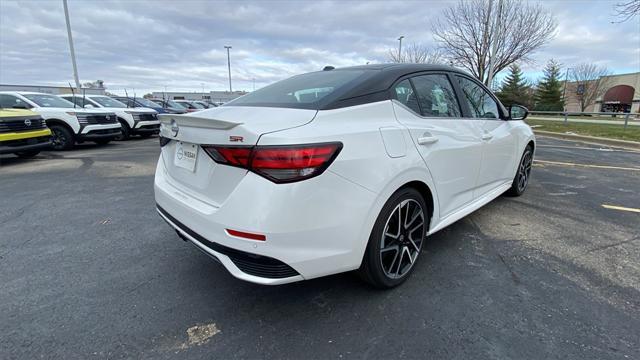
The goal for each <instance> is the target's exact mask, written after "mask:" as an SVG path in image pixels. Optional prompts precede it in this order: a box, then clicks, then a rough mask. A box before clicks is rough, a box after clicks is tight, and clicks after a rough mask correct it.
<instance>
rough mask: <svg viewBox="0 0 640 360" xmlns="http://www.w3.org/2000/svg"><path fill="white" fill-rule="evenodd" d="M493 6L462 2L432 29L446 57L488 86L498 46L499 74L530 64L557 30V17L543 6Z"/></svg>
mask: <svg viewBox="0 0 640 360" xmlns="http://www.w3.org/2000/svg"><path fill="white" fill-rule="evenodd" d="M489 4H490V1H489V0H467V1H465V0H460V1H459V2H458V3H457V4H456V5H453V6H452V7H449V8H448V9H446V10H445V11H444V13H443V14H442V17H441V18H440V19H438V20H436V21H435V22H434V23H433V26H432V31H433V34H434V37H435V39H436V40H437V41H438V42H439V43H440V46H441V48H442V50H443V51H444V55H445V56H446V57H447V58H448V59H449V60H450V61H451V62H452V63H453V64H455V65H458V66H461V67H463V68H465V69H467V70H469V71H470V72H471V73H472V74H473V75H475V76H476V77H477V78H478V79H479V80H481V81H482V82H484V83H485V84H486V83H487V77H488V70H489V56H490V53H491V49H492V48H493V46H494V43H495V49H496V54H495V57H494V60H493V63H494V67H493V68H494V74H497V73H498V72H500V71H501V70H503V69H505V68H506V67H508V66H509V65H511V64H513V63H515V62H520V63H522V62H530V61H531V59H530V57H529V56H530V55H531V54H532V53H533V52H534V51H536V50H537V49H539V48H540V47H541V46H543V45H544V44H546V43H547V42H548V41H549V40H551V39H552V38H553V36H554V35H555V30H556V27H557V22H556V20H555V17H554V16H553V15H552V14H551V13H550V12H549V11H547V10H545V9H544V8H542V6H540V5H533V4H529V3H525V2H523V1H522V0H503V4H502V6H501V7H499V6H496V5H495V4H494V5H493V6H491V7H490V6H489ZM496 26H497V29H496V28H495V27H496ZM494 29H496V31H495V32H494ZM494 34H495V36H494Z"/></svg>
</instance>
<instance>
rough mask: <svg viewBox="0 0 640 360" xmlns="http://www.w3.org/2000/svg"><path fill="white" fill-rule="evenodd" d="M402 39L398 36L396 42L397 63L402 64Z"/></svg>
mask: <svg viewBox="0 0 640 360" xmlns="http://www.w3.org/2000/svg"><path fill="white" fill-rule="evenodd" d="M402 39H404V35H402V36H400V37H399V38H398V41H399V42H400V43H399V44H398V62H400V63H401V62H402Z"/></svg>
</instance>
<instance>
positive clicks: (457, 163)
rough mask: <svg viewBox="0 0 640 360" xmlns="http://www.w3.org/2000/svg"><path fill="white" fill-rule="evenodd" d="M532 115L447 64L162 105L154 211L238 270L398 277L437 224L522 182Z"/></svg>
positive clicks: (330, 73) (330, 76)
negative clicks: (205, 104)
mask: <svg viewBox="0 0 640 360" xmlns="http://www.w3.org/2000/svg"><path fill="white" fill-rule="evenodd" d="M526 116H527V110H526V109H525V108H523V107H521V106H517V105H514V106H512V107H511V108H509V109H508V110H507V109H505V108H504V107H503V106H502V105H501V104H500V102H499V101H498V100H497V99H496V97H495V96H494V95H493V94H492V93H491V92H490V91H489V90H487V88H486V87H485V86H483V85H482V84H481V83H479V82H478V81H477V80H475V79H474V78H473V77H471V76H470V75H468V74H467V73H464V72H462V71H460V70H457V69H455V68H451V67H446V66H435V65H418V64H395V65H368V66H357V67H349V68H341V69H333V68H330V67H329V68H326V70H325V71H319V72H313V73H308V74H302V75H298V76H294V77H292V78H289V79H286V80H283V81H280V82H277V83H275V84H273V85H270V86H267V87H265V88H263V89H260V90H257V91H255V92H252V93H250V94H248V95H245V96H242V97H240V98H238V99H235V100H233V101H231V102H229V103H226V104H225V105H224V106H221V107H217V108H212V109H208V110H203V111H200V112H198V113H194V114H188V115H187V114H185V115H174V114H165V115H160V117H161V121H162V126H161V134H160V135H161V138H160V144H161V147H162V152H161V155H160V159H159V161H158V165H157V169H156V175H155V197H156V203H157V211H158V213H159V214H160V216H162V217H163V218H164V220H166V221H167V222H168V223H169V224H170V225H171V226H172V227H173V228H174V229H175V230H176V231H177V233H178V235H179V236H180V237H181V238H182V239H184V240H187V241H189V242H191V243H193V244H194V245H195V246H196V247H197V248H199V249H200V250H202V251H203V252H205V253H207V254H209V255H210V256H212V257H213V258H215V259H216V260H218V261H219V262H220V263H221V264H222V265H223V266H224V267H225V268H226V269H227V270H228V271H229V272H230V273H231V274H232V275H233V276H235V277H237V278H239V279H243V280H247V281H251V282H255V283H259V284H283V283H289V282H293V281H299V280H305V279H312V278H316V277H319V276H325V275H329V274H335V273H339V272H344V271H350V270H357V271H358V272H359V273H360V275H361V276H362V278H363V279H364V280H366V281H368V282H370V283H371V284H373V285H375V286H378V287H383V288H388V287H393V286H396V285H398V284H400V283H402V282H403V281H404V280H406V279H407V277H408V276H409V275H410V274H411V272H412V270H413V269H414V267H415V264H416V261H417V260H418V258H419V256H420V250H421V248H422V246H423V243H424V240H425V238H426V237H427V236H428V235H431V234H433V233H435V232H437V231H439V230H441V229H443V228H444V227H446V226H448V225H450V224H452V223H454V222H455V221H457V220H459V219H461V218H462V217H464V216H466V215H468V214H469V213H471V212H473V211H474V210H477V209H478V208H480V207H481V206H483V205H485V204H487V203H488V202H490V201H491V200H493V199H495V198H496V197H498V196H500V195H501V194H503V193H505V192H507V193H508V194H509V195H515V196H517V195H520V194H522V193H523V192H524V191H525V189H526V187H527V184H528V181H529V176H530V172H531V164H532V161H533V153H534V149H535V138H534V135H533V132H532V131H531V128H530V127H529V126H528V125H527V124H526V123H525V122H524V121H522V120H524V118H525V117H526Z"/></svg>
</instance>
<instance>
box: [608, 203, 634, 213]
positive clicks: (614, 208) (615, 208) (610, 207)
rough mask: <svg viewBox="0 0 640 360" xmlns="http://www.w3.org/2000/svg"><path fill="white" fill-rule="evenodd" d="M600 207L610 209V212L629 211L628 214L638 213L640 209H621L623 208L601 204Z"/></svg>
mask: <svg viewBox="0 0 640 360" xmlns="http://www.w3.org/2000/svg"><path fill="white" fill-rule="evenodd" d="M602 207H603V208H605V209H611V210H620V211H629V212H634V213H640V209H636V208H628V207H623V206H615V205H607V204H602Z"/></svg>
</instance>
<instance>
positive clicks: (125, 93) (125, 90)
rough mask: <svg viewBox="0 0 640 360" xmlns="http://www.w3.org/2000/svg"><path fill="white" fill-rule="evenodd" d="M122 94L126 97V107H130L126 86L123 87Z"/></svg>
mask: <svg viewBox="0 0 640 360" xmlns="http://www.w3.org/2000/svg"><path fill="white" fill-rule="evenodd" d="M124 96H126V97H127V107H130V106H129V94H128V93H127V88H125V89H124Z"/></svg>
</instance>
